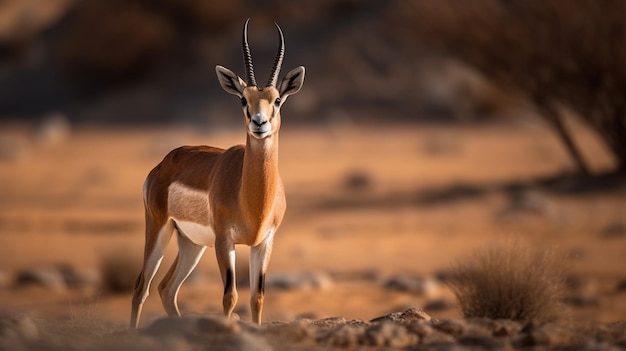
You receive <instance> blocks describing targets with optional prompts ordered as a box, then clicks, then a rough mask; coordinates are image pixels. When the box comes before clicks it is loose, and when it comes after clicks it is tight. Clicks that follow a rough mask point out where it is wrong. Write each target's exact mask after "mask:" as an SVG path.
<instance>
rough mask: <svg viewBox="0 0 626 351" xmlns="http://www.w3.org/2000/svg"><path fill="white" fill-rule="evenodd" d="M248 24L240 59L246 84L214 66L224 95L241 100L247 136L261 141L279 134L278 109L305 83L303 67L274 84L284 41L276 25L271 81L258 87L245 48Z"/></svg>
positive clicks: (280, 62) (225, 70)
mask: <svg viewBox="0 0 626 351" xmlns="http://www.w3.org/2000/svg"><path fill="white" fill-rule="evenodd" d="M248 21H250V19H248V20H246V23H245V24H244V26H243V59H244V63H245V66H246V81H244V80H243V79H241V78H240V77H238V76H237V75H236V74H234V73H233V72H232V71H231V70H229V69H227V68H225V67H222V66H219V65H218V66H216V67H215V71H216V73H217V79H218V80H219V82H220V85H221V86H222V88H223V89H224V90H226V92H228V93H230V94H233V95H237V96H238V97H239V98H240V99H241V107H242V109H243V115H244V123H245V125H246V129H247V133H248V135H250V136H252V137H253V138H255V139H264V138H267V137H269V136H271V135H274V134H275V133H276V132H278V129H279V128H280V107H281V106H282V105H283V103H284V102H285V100H287V97H288V96H289V95H292V94H295V93H297V92H298V91H300V88H302V84H303V83H304V67H302V66H300V67H298V68H295V69H293V70H292V71H290V72H289V73H287V75H286V76H285V77H284V78H283V80H282V82H281V83H280V85H278V86H277V85H276V82H277V81H278V74H279V73H280V66H281V65H282V62H283V56H284V54H285V40H284V38H283V32H282V31H281V30H280V27H279V26H278V24H276V29H278V37H279V46H278V53H277V54H276V60H275V61H274V67H273V68H272V72H271V75H270V79H269V81H268V82H267V84H266V85H265V87H260V88H259V87H258V86H257V83H256V79H255V77H254V68H253V66H252V55H251V54H250V46H249V45H248Z"/></svg>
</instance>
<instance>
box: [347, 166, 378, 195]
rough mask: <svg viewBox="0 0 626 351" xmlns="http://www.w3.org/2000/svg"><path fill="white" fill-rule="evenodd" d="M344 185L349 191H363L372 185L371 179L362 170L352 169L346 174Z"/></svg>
mask: <svg viewBox="0 0 626 351" xmlns="http://www.w3.org/2000/svg"><path fill="white" fill-rule="evenodd" d="M344 186H345V188H346V189H347V190H350V191H363V190H366V189H368V188H369V187H371V186H372V179H371V177H370V175H369V174H367V173H365V172H363V171H353V172H352V173H350V174H348V175H347V176H346V180H345V185H344Z"/></svg>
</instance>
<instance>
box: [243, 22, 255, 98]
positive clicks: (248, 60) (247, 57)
mask: <svg viewBox="0 0 626 351" xmlns="http://www.w3.org/2000/svg"><path fill="white" fill-rule="evenodd" d="M248 22H250V19H249V18H248V19H247V20H246V23H245V24H244V25H243V38H242V40H243V61H244V64H245V65H246V80H247V84H248V86H256V79H254V67H252V54H250V46H249V45H248Z"/></svg>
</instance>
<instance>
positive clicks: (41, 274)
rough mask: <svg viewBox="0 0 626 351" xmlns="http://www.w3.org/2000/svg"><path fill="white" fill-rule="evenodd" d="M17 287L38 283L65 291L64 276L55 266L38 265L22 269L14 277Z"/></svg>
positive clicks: (55, 289)
mask: <svg viewBox="0 0 626 351" xmlns="http://www.w3.org/2000/svg"><path fill="white" fill-rule="evenodd" d="M15 285H16V286H17V287H22V286H27V285H38V286H41V287H44V288H48V289H51V290H54V291H59V292H62V291H65V290H66V288H67V285H66V284H65V278H64V277H63V274H62V273H61V272H60V271H59V269H58V267H56V266H40V267H34V268H30V269H26V270H23V271H21V272H18V273H17V276H16V278H15Z"/></svg>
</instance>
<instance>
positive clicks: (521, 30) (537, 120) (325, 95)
mask: <svg viewBox="0 0 626 351" xmlns="http://www.w3.org/2000/svg"><path fill="white" fill-rule="evenodd" d="M624 13H626V2H623V1H602V2H599V1H593V0H577V1H575V2H574V1H557V0H549V1H522V0H519V1H518V0H476V1H471V2H459V1H447V0H443V1H437V2H434V1H420V0H409V1H369V0H364V1H356V0H320V1H315V2H311V1H299V0H298V1H288V2H284V1H264V2H260V1H252V0H233V1H227V2H225V1H202V0H2V1H0V287H2V288H1V289H0V296H2V298H0V300H1V301H3V302H1V303H0V308H4V309H18V310H32V311H36V312H38V313H42V314H48V313H49V314H51V315H55V316H65V317H67V316H68V315H69V316H70V317H71V318H76V313H77V312H76V310H77V308H78V307H75V306H74V305H76V304H78V305H79V307H80V308H82V310H83V311H86V312H81V313H83V316H87V317H86V318H104V319H109V320H112V321H114V322H116V323H125V320H126V319H127V318H128V316H127V314H128V309H129V307H130V290H131V289H132V288H131V286H132V283H133V280H134V278H135V277H136V275H137V273H138V269H139V268H138V267H139V264H140V260H141V253H142V245H143V209H142V203H141V185H142V183H143V180H144V178H145V175H146V174H147V173H148V172H149V171H150V169H151V168H152V167H154V165H156V164H157V163H158V162H159V161H160V159H161V158H162V157H163V156H164V155H165V154H166V153H167V152H168V151H169V150H171V149H172V148H174V147H177V146H179V145H183V144H209V145H215V146H219V147H229V146H231V145H233V144H236V143H242V142H243V140H244V139H243V136H244V133H243V130H240V125H241V116H240V113H241V112H240V108H239V103H238V101H236V100H235V99H234V98H233V97H232V96H230V95H228V94H226V93H225V92H224V91H222V90H221V88H220V86H219V84H218V82H217V79H216V77H215V65H217V64H219V65H223V66H226V67H228V68H230V69H231V70H233V71H234V72H235V73H238V74H240V75H242V74H243V72H244V69H243V60H242V55H241V30H242V25H243V23H244V21H245V19H247V18H251V22H250V28H249V40H250V45H251V49H252V55H253V58H254V64H255V71H256V75H257V79H258V80H259V81H263V80H264V79H267V78H266V77H267V76H269V70H270V67H271V65H272V62H273V59H274V56H275V52H276V48H277V33H276V30H275V28H274V26H273V22H277V23H278V24H280V26H281V28H282V30H283V32H284V33H285V40H286V56H285V61H284V63H283V73H285V72H287V71H289V70H290V69H292V68H294V67H296V66H299V65H303V66H305V67H306V80H305V85H304V88H303V89H302V91H301V92H299V93H298V94H297V95H295V96H293V97H291V98H290V99H289V102H287V103H286V105H285V107H284V108H283V112H282V114H283V130H282V132H281V174H282V176H283V178H284V180H285V184H286V187H287V193H288V201H289V210H288V214H287V218H286V219H285V222H284V224H283V227H282V230H281V231H280V233H279V236H278V237H277V244H276V248H275V252H274V257H273V258H272V263H271V265H270V276H272V275H274V277H273V278H270V279H269V280H268V284H269V287H268V297H267V298H268V300H269V301H268V302H267V304H268V307H266V310H267V311H268V312H267V313H266V319H267V320H277V319H283V320H290V319H294V318H298V317H302V316H318V317H324V316H330V315H343V316H345V317H346V318H365V319H367V318H373V317H375V316H376V315H377V314H381V313H386V312H389V311H392V310H397V309H398V308H401V307H402V306H409V305H411V306H418V307H424V306H428V308H427V311H428V312H429V313H431V314H432V315H433V316H435V317H438V318H442V317H445V316H456V315H458V311H456V310H455V308H454V306H455V301H454V299H453V297H452V296H451V295H450V294H449V291H447V288H446V286H445V277H446V271H447V269H448V267H449V266H450V265H451V264H452V263H454V262H455V261H456V260H457V259H458V258H459V257H463V255H466V254H468V253H471V250H472V248H474V247H477V246H481V245H486V244H488V243H489V242H493V241H494V240H495V241H498V240H511V239H513V240H524V241H527V242H529V243H530V244H531V245H532V246H535V247H537V248H547V249H555V250H558V251H559V252H561V253H562V255H563V257H565V258H564V259H565V260H566V261H567V262H568V264H569V265H570V266H571V273H569V274H568V276H567V281H568V287H569V290H568V296H567V298H568V300H567V301H568V303H569V304H570V306H571V307H572V308H574V309H575V313H578V315H580V316H585V317H588V318H592V319H597V320H603V321H610V320H615V319H619V318H623V316H624V315H625V314H626V271H625V270H624V267H626V196H624V195H625V194H626V192H625V190H626V187H625V184H626V182H625V177H624V174H625V171H626V114H625V113H626V98H625V95H624V92H625V91H626V66H625V65H624V62H626V24H625V23H624V21H623V16H622V15H623V14H624ZM172 246H174V248H171V249H175V245H174V244H172ZM246 251H247V250H245V249H242V250H241V252H240V254H241V257H242V258H241V260H240V261H241V262H242V263H241V265H242V269H241V272H238V274H239V276H240V277H243V278H239V279H238V281H239V285H240V288H241V289H242V290H243V295H241V298H240V303H239V305H240V307H239V309H238V313H239V314H240V315H241V316H242V318H247V316H246V315H247V314H248V313H249V311H248V310H247V307H246V306H245V305H246V302H247V298H245V297H244V296H245V292H246V289H247V287H246V285H247V283H246V282H247V278H246V276H245V275H246V274H247V273H246V272H245V267H246V254H247V252H246ZM172 256H175V254H174V253H173V251H172V252H169V254H168V256H167V257H166V261H165V263H164V265H165V266H166V265H169V263H170V262H171V259H172ZM203 262H204V263H201V264H200V266H199V267H198V269H197V270H196V271H197V273H196V274H194V276H192V277H191V278H190V282H189V283H188V284H187V285H186V286H189V287H184V288H183V291H182V292H181V296H180V300H181V305H182V309H183V311H191V312H198V313H219V310H220V307H219V306H220V305H221V303H220V301H221V297H220V294H221V284H219V275H218V273H217V268H216V264H215V259H214V258H213V254H212V252H211V251H207V254H206V255H205V258H204V259H203ZM162 270H163V271H165V268H162ZM272 279H273V280H272ZM157 280H158V278H157ZM153 285H156V284H153ZM51 291H52V293H51ZM355 291H362V292H363V293H362V294H357V293H355ZM157 296H158V294H154V293H153V295H152V296H151V298H150V299H149V304H148V306H147V307H146V312H145V313H146V314H147V317H146V318H147V319H150V318H156V317H158V316H160V315H163V314H164V312H163V310H162V309H161V308H160V306H159V301H158V297H157ZM68 301H74V303H73V304H69V305H71V306H74V307H71V308H70V307H68ZM76 301H78V302H76ZM302 301H308V303H307V305H306V306H303V305H302ZM80 308H79V309H80ZM94 316H97V317H94Z"/></svg>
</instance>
